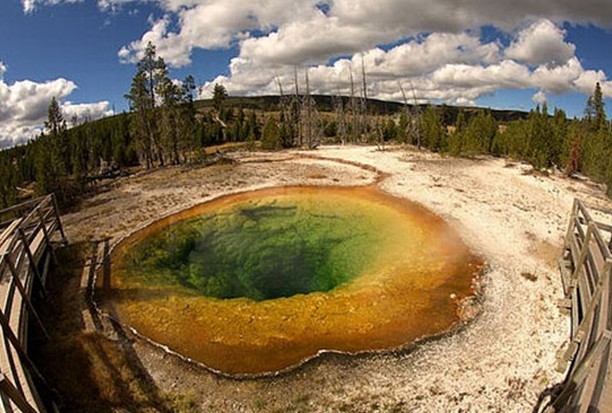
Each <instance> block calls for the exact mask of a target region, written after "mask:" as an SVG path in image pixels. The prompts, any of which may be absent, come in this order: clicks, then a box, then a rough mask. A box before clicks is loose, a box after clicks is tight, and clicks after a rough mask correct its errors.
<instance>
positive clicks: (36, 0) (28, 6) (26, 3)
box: [21, 0, 83, 14]
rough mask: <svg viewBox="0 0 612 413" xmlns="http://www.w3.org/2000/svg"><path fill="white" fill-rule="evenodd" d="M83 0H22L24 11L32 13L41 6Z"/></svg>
mask: <svg viewBox="0 0 612 413" xmlns="http://www.w3.org/2000/svg"><path fill="white" fill-rule="evenodd" d="M82 1H83V0H21V5H22V7H23V11H24V13H26V14H27V13H32V12H33V11H35V10H36V9H37V8H39V7H41V6H56V5H58V4H62V3H81V2H82Z"/></svg>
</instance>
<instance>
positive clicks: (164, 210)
mask: <svg viewBox="0 0 612 413" xmlns="http://www.w3.org/2000/svg"><path fill="white" fill-rule="evenodd" d="M231 156H232V158H233V159H235V161H236V163H235V164H234V165H225V166H213V167H208V168H202V169H184V168H178V167H177V168H167V169H164V170H160V171H155V172H151V173H147V174H141V175H139V176H133V177H129V178H123V179H121V180H119V181H118V182H117V183H116V184H115V185H114V187H113V188H112V189H111V190H110V191H108V192H104V193H102V194H99V195H97V196H95V197H93V198H91V199H89V200H88V201H87V202H86V203H85V204H84V205H83V208H81V210H80V211H78V212H75V213H72V214H69V215H66V216H64V217H63V220H64V224H65V227H66V229H67V232H68V236H69V239H70V241H71V242H78V241H82V240H86V239H100V238H102V237H110V238H111V242H112V243H113V244H116V242H118V241H119V240H120V239H122V238H123V237H125V236H127V235H128V234H129V233H131V232H133V231H135V230H137V229H139V228H141V227H143V226H144V225H146V224H148V223H150V222H153V221H155V220H157V219H159V218H160V217H161V216H164V215H167V214H170V213H173V212H177V211H179V210H181V209H184V208H187V207H189V206H192V205H195V204H198V203H201V202H204V201H207V200H210V199H212V198H214V197H217V196H219V195H222V194H226V193H232V192H238V191H245V190H252V189H257V188H262V187H269V186H278V185H294V184H309V185H365V184H368V183H372V182H374V180H375V179H376V178H377V176H378V174H377V173H375V172H373V171H372V170H367V169H364V168H362V167H359V166H356V165H349V164H347V163H345V162H338V161H337V160H343V161H351V162H354V163H356V164H363V165H369V166H372V167H374V168H376V169H377V170H378V171H381V172H383V173H385V174H388V176H387V177H386V178H385V179H383V180H382V181H381V182H380V184H379V185H380V187H381V188H382V189H383V190H384V191H387V192H389V193H390V194H393V195H396V196H399V197H405V198H408V199H410V200H413V201H416V202H418V203H420V204H422V205H424V206H426V207H427V208H429V209H430V210H432V211H433V212H435V213H436V214H438V215H440V216H441V217H443V218H444V219H446V220H447V221H448V222H449V223H450V224H451V226H452V227H454V228H455V229H456V231H457V232H458V233H459V234H460V235H461V236H462V238H463V239H464V241H465V242H466V244H467V245H469V246H470V247H471V248H472V249H473V251H474V252H476V253H477V254H479V255H481V256H482V257H484V258H485V260H486V261H487V263H488V266H487V267H488V268H487V272H486V274H485V275H484V276H483V278H482V291H481V296H480V298H479V301H480V306H481V313H480V315H479V316H477V317H476V318H475V319H474V320H473V321H472V322H471V323H469V324H468V325H466V326H465V327H464V328H461V329H459V331H458V332H455V333H453V334H449V335H446V336H445V337H442V338H439V339H437V340H433V341H428V342H426V343H422V344H421V345H418V346H416V347H414V348H412V349H410V350H408V351H403V352H399V353H394V354H378V355H371V356H360V357H348V356H331V355H328V356H325V357H323V358H322V359H319V360H315V361H313V362H310V363H307V364H306V365H305V366H303V367H301V368H299V369H297V370H295V371H293V372H291V373H288V374H284V375H281V376H278V377H272V378H264V379H256V380H241V381H238V380H232V379H226V378H222V377H219V376H216V375H214V374H212V373H209V372H207V371H206V370H205V369H202V368H201V367H197V366H193V365H190V364H189V363H187V362H184V361H182V360H180V359H178V358H177V357H175V356H172V355H169V354H167V353H165V352H164V351H162V350H160V349H158V348H156V347H154V346H152V345H150V344H147V343H146V342H144V341H143V340H140V339H136V340H135V342H134V349H135V350H136V352H137V354H138V356H139V357H140V359H141V361H142V363H143V365H144V366H145V367H146V368H147V370H148V372H149V374H150V375H151V377H152V378H153V380H154V381H155V383H156V384H157V385H158V386H159V387H160V389H162V390H163V391H167V392H177V393H180V394H186V395H187V397H189V398H191V399H192V400H193V401H194V402H195V403H196V404H197V405H198V406H199V408H200V410H201V411H226V412H259V411H264V412H272V411H275V412H276V411H277V412H283V411H313V412H318V411H321V412H335V411H350V412H379V411H380V412H529V411H531V409H532V408H533V406H534V404H535V402H536V400H537V399H538V396H539V394H540V392H541V391H542V390H544V389H545V388H546V387H547V386H550V385H552V384H555V383H556V382H558V381H560V380H561V379H562V377H563V374H562V373H559V372H557V371H556V370H555V368H556V367H557V360H556V354H557V351H558V350H559V349H560V348H561V347H562V346H564V345H566V344H567V339H568V337H569V317H568V315H567V314H564V313H562V312H561V311H560V310H559V309H558V308H557V306H556V304H557V300H558V299H560V298H562V296H563V295H562V288H561V280H560V276H559V274H558V271H557V268H556V264H555V259H556V257H557V256H558V255H559V253H560V252H561V248H562V244H563V237H564V233H565V231H566V228H567V220H568V218H569V213H570V210H571V206H572V202H573V199H574V197H580V198H581V199H583V200H585V201H586V202H587V203H589V204H591V205H595V206H598V207H601V208H612V203H611V202H610V201H609V200H607V199H606V198H605V196H604V195H603V189H602V188H601V187H600V186H598V185H594V184H592V183H590V182H589V181H588V180H584V179H581V180H578V179H568V178H566V177H563V176H562V175H561V174H558V173H553V174H551V175H550V176H543V175H539V174H531V173H528V172H529V170H530V168H529V167H528V166H527V165H522V164H510V163H508V161H505V160H500V159H492V158H484V159H479V160H462V159H453V158H443V157H440V156H439V155H436V154H431V153H427V152H419V151H416V150H414V149H411V148H408V149H407V148H391V149H388V150H386V151H384V152H381V151H377V150H376V148H375V147H323V148H320V149H318V150H316V151H308V152H297V151H292V152H282V153H234V154H231ZM315 157H316V158H318V159H316V158H315Z"/></svg>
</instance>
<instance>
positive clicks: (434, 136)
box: [420, 105, 445, 151]
mask: <svg viewBox="0 0 612 413" xmlns="http://www.w3.org/2000/svg"><path fill="white" fill-rule="evenodd" d="M420 129H421V134H422V140H423V145H424V146H425V147H426V148H428V149H430V150H432V151H439V150H440V149H441V147H442V144H443V140H444V135H445V133H444V127H443V125H442V122H441V120H440V116H439V115H438V112H437V111H436V109H435V108H434V107H433V106H431V105H429V106H427V108H426V109H425V111H424V112H423V115H422V117H421V127H420Z"/></svg>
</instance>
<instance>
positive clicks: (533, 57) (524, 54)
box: [506, 20, 576, 66]
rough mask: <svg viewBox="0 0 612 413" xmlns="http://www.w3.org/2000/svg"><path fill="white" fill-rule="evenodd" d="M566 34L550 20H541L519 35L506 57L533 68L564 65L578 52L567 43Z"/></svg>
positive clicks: (507, 51)
mask: <svg viewBox="0 0 612 413" xmlns="http://www.w3.org/2000/svg"><path fill="white" fill-rule="evenodd" d="M565 34H566V33H565V31H564V30H563V29H561V28H560V27H558V26H557V25H555V24H554V23H552V22H551V21H550V20H540V21H538V22H536V23H534V24H533V25H531V26H530V27H528V28H526V29H525V30H523V31H521V32H520V33H519V34H518V38H517V40H516V41H514V42H513V43H512V44H511V45H510V47H509V48H508V49H507V50H506V56H507V57H508V58H510V59H514V60H517V61H519V62H524V63H527V64H529V65H532V66H538V65H543V64H547V65H551V66H559V65H562V64H564V63H566V62H567V61H568V60H570V59H571V58H572V57H573V56H574V53H575V52H576V46H574V45H573V44H571V43H567V42H565Z"/></svg>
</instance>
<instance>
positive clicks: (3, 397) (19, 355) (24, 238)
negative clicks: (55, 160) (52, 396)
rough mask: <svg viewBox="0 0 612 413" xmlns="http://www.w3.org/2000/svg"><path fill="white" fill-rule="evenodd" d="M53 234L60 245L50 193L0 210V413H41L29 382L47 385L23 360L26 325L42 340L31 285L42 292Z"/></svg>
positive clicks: (25, 356)
mask: <svg viewBox="0 0 612 413" xmlns="http://www.w3.org/2000/svg"><path fill="white" fill-rule="evenodd" d="M57 231H59V233H60V234H61V238H62V241H63V242H66V237H65V234H64V232H63V229H62V224H61V221H60V217H59V214H58V210H57V204H56V201H55V198H54V197H53V195H48V196H46V197H42V198H37V199H35V200H32V201H29V202H26V203H23V204H20V205H16V206H14V207H11V208H8V209H5V210H1V211H0V412H27V413H44V412H46V409H45V407H44V405H43V403H42V401H41V400H40V396H39V394H38V392H37V390H36V386H35V385H34V382H33V379H35V380H36V383H37V384H38V385H39V386H47V383H46V381H45V379H44V377H43V376H42V375H41V374H40V372H39V371H38V369H37V368H36V366H35V365H34V363H33V362H32V360H31V359H30V357H29V356H28V352H27V344H28V326H29V322H30V321H33V322H35V324H36V327H37V328H38V329H39V330H40V332H41V333H42V335H43V336H45V337H47V338H48V336H49V335H48V333H47V331H46V329H45V327H44V325H43V324H42V322H41V319H40V317H39V315H38V313H37V311H36V309H35V307H34V305H33V304H32V299H31V295H32V292H33V290H34V284H35V283H38V286H39V288H37V289H36V291H40V294H41V295H43V296H44V295H45V294H46V290H45V283H46V278H47V273H48V268H49V264H50V260H51V259H54V258H55V256H54V255H53V247H52V244H51V241H52V237H53V236H54V234H55V233H56V232H57Z"/></svg>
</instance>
